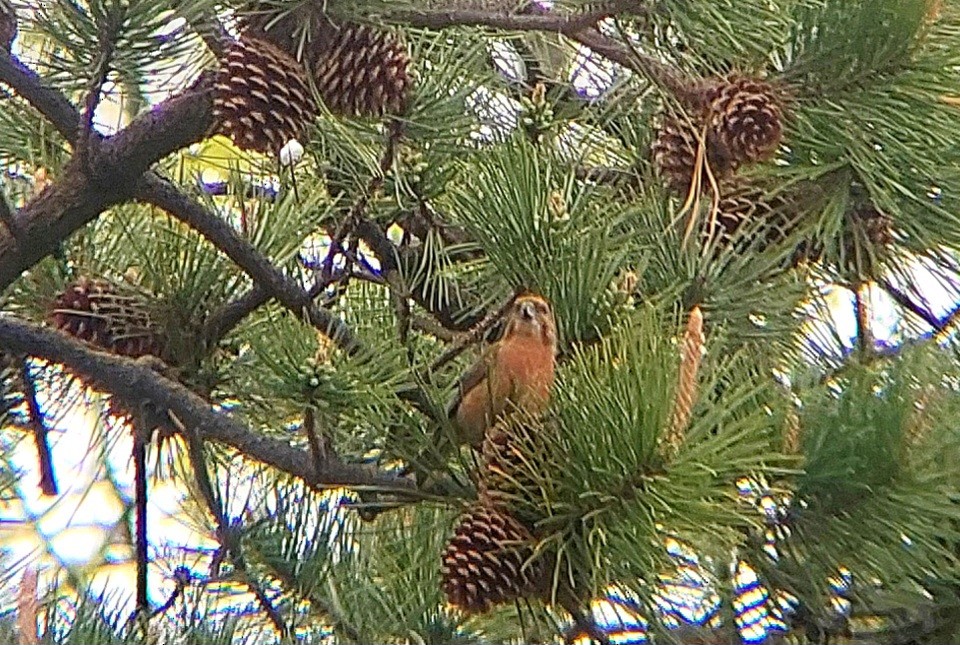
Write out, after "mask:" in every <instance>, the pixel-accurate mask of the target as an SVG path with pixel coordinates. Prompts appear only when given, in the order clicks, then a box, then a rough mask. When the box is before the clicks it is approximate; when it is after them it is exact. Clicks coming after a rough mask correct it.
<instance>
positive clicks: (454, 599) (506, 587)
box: [442, 505, 546, 612]
mask: <svg viewBox="0 0 960 645" xmlns="http://www.w3.org/2000/svg"><path fill="white" fill-rule="evenodd" d="M532 542H533V538H532V536H531V535H530V533H529V531H527V530H526V529H525V528H524V527H523V525H522V524H520V522H518V521H517V520H516V519H514V518H513V517H511V516H510V515H507V514H506V513H504V512H502V511H498V510H496V509H494V508H491V507H488V506H483V505H477V506H474V507H473V508H472V509H470V510H469V511H468V512H467V513H465V514H464V515H463V516H462V517H461V518H460V520H459V521H458V523H457V526H456V528H455V530H454V534H453V537H452V538H451V539H450V542H449V543H448V544H447V548H446V551H444V554H443V566H442V586H443V592H444V593H445V594H446V596H447V600H448V601H449V602H450V604H452V605H454V606H455V607H459V608H460V609H463V610H465V611H469V612H484V611H487V610H488V609H490V608H491V607H492V606H494V605H497V604H501V603H505V602H510V601H512V600H516V599H517V598H522V597H524V596H527V595H530V594H533V593H535V592H536V591H537V589H538V588H539V587H540V586H542V583H543V580H544V577H545V574H546V571H545V567H544V565H543V562H542V561H539V562H533V563H531V564H529V565H527V566H526V567H524V564H525V563H526V562H527V561H528V560H529V559H530V557H531V556H532V555H533V546H532Z"/></svg>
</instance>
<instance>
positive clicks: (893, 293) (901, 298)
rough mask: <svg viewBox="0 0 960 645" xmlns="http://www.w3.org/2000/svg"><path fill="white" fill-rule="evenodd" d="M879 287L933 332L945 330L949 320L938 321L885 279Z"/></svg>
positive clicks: (927, 310) (931, 313) (928, 311)
mask: <svg viewBox="0 0 960 645" xmlns="http://www.w3.org/2000/svg"><path fill="white" fill-rule="evenodd" d="M880 286H881V287H883V290H884V291H886V292H887V293H888V294H889V295H890V297H891V298H893V301H894V302H896V303H897V304H898V305H900V306H901V307H903V308H904V309H906V310H907V311H909V312H910V313H912V314H914V315H915V316H917V317H918V318H920V319H921V320H923V321H924V322H925V323H927V324H928V325H930V327H932V328H933V331H934V332H941V331H943V330H944V329H945V327H946V322H947V320H949V318H947V319H945V320H940V319H939V318H937V317H936V316H935V315H934V314H933V312H932V311H930V310H929V309H927V308H926V307H924V306H921V305H920V304H919V303H918V302H916V301H915V300H914V299H913V298H911V297H910V296H908V295H907V294H905V293H904V292H903V291H901V290H900V289H899V288H897V286H896V285H894V284H893V283H892V282H890V281H889V280H888V279H886V278H883V279H882V280H880Z"/></svg>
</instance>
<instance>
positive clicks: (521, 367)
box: [447, 294, 557, 447]
mask: <svg viewBox="0 0 960 645" xmlns="http://www.w3.org/2000/svg"><path fill="white" fill-rule="evenodd" d="M556 355H557V327H556V323H555V322H554V319H553V312H552V311H551V308H550V304H549V303H548V302H547V301H546V300H545V299H544V298H542V297H540V296H537V295H531V294H528V295H521V296H518V297H517V298H516V299H515V300H514V302H513V303H512V305H511V306H510V308H509V310H508V311H507V313H506V315H505V317H504V330H503V335H502V336H501V337H500V339H499V340H497V341H496V342H495V343H493V344H492V345H490V346H489V347H487V348H486V349H485V350H484V352H483V353H482V354H481V356H480V358H479V360H478V361H477V362H476V363H475V364H474V365H473V366H471V367H470V369H468V370H467V371H466V372H465V373H464V374H463V376H461V377H460V381H459V383H458V387H457V391H456V394H455V395H454V397H453V400H452V401H451V402H450V405H449V406H447V414H448V416H449V417H450V418H452V419H453V422H454V425H455V426H456V429H457V436H458V439H459V440H460V441H461V442H462V443H469V444H471V445H473V446H476V447H479V446H480V444H481V443H482V442H483V437H484V433H485V432H486V431H487V429H488V428H490V427H491V426H492V425H493V424H494V423H495V422H496V420H497V418H498V417H499V416H500V415H502V414H503V413H504V412H505V411H507V410H508V409H509V408H511V407H513V408H517V409H520V410H523V411H525V412H528V413H532V414H536V413H539V412H541V411H542V410H543V409H544V408H545V407H546V406H547V403H548V402H549V400H550V390H551V389H552V387H553V380H554V371H555V368H556Z"/></svg>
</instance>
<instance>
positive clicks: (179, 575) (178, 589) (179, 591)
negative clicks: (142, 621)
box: [148, 567, 190, 620]
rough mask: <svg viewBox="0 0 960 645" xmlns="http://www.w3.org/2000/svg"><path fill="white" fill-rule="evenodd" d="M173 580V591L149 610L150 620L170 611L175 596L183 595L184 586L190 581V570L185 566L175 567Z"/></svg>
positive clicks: (175, 598)
mask: <svg viewBox="0 0 960 645" xmlns="http://www.w3.org/2000/svg"><path fill="white" fill-rule="evenodd" d="M173 581H174V587H173V591H172V592H171V593H170V595H169V596H168V597H167V599H166V600H165V601H164V602H163V604H162V605H160V606H159V607H157V608H156V609H154V610H153V611H152V612H150V616H149V618H148V620H152V619H154V618H156V617H157V616H160V615H161V614H165V613H167V612H168V611H170V608H171V607H173V603H175V602H176V601H177V598H179V597H180V596H181V595H183V590H184V589H185V588H186V586H187V584H189V583H190V571H189V570H188V569H187V568H186V567H177V568H176V570H175V571H174V572H173Z"/></svg>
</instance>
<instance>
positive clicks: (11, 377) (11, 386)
mask: <svg viewBox="0 0 960 645" xmlns="http://www.w3.org/2000/svg"><path fill="white" fill-rule="evenodd" d="M18 372H19V369H18V365H17V361H16V360H14V358H13V356H11V355H10V354H7V353H5V352H2V351H0V422H2V416H3V415H4V414H6V413H7V412H8V411H9V410H10V409H12V408H14V407H16V406H17V405H19V404H20V401H21V399H22V396H21V395H20V392H19V389H20V388H19V387H18V386H17V381H19V374H18Z"/></svg>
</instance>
